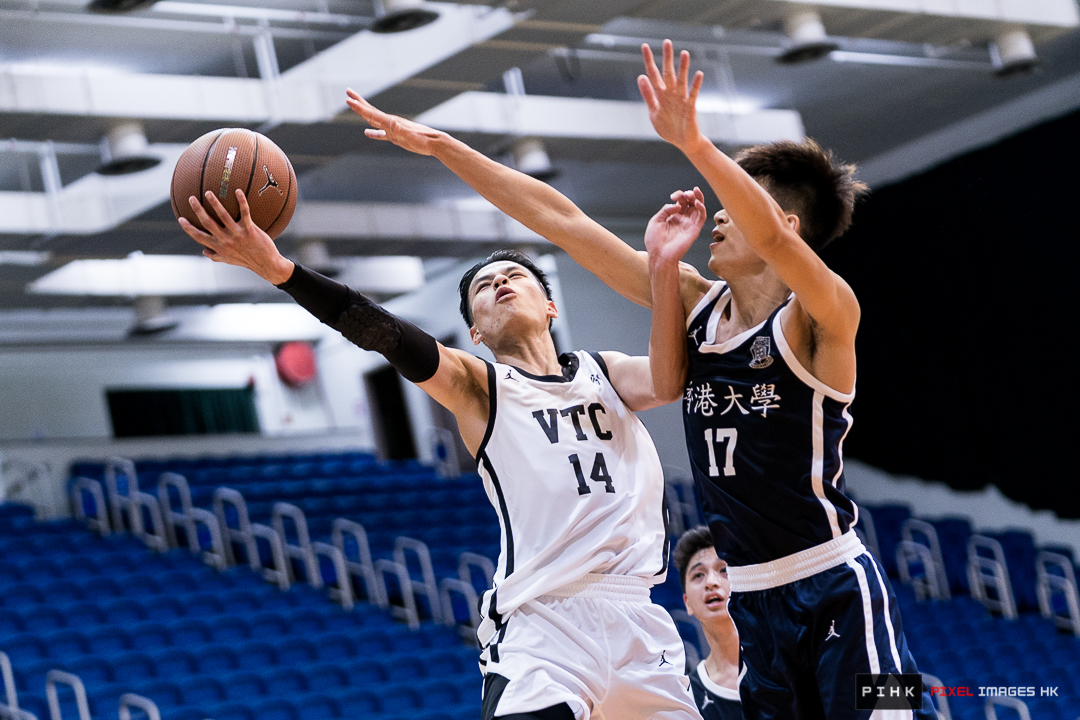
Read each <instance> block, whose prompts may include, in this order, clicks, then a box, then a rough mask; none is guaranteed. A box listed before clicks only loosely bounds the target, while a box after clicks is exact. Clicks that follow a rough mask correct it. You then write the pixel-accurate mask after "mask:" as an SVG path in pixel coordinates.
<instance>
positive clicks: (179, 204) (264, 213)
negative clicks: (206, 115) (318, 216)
mask: <svg viewBox="0 0 1080 720" xmlns="http://www.w3.org/2000/svg"><path fill="white" fill-rule="evenodd" d="M237 188H240V189H241V190H243V191H244V194H245V195H246V196H247V201H248V205H249V206H250V207H251V219H252V220H253V221H254V222H255V224H256V225H258V226H259V227H260V228H262V229H263V230H265V231H266V234H267V235H269V236H270V237H272V238H276V237H277V236H278V235H280V234H281V231H282V230H284V229H285V226H286V225H288V224H289V220H291V219H292V215H293V210H295V209H296V173H295V172H293V168H292V163H290V162H289V158H288V157H286V155H285V153H283V152H282V151H281V148H279V147H278V146H277V145H275V144H274V142H273V141H272V140H270V138H268V137H266V136H265V135H260V134H259V133H257V132H254V131H252V130H246V129H244V128H224V129H221V130H214V131H213V132H208V133H206V134H205V135H203V136H202V137H201V138H199V139H198V140H196V141H195V142H193V143H191V145H188V148H187V150H185V151H184V154H183V155H181V156H180V159H179V160H178V161H177V163H176V169H175V170H173V176H172V189H171V190H170V193H169V198H170V200H171V202H172V209H173V213H174V214H175V215H176V217H177V218H181V217H183V218H186V219H187V220H188V221H189V222H190V223H191V224H192V225H194V226H195V227H197V228H199V229H200V230H201V229H203V227H202V225H201V224H200V223H199V219H198V218H197V217H195V213H194V211H193V210H192V209H191V206H190V205H189V204H188V198H189V197H190V196H192V195H194V196H195V197H197V198H199V199H200V200H204V197H203V194H204V193H205V192H206V191H207V190H209V191H211V192H213V193H214V194H215V195H217V197H218V200H220V201H221V204H222V205H224V206H225V209H226V210H228V211H229V214H230V215H232V217H233V219H234V220H239V219H240V203H239V202H238V201H237V199H236V189H237ZM207 212H210V216H211V217H213V212H212V211H210V210H209V208H207Z"/></svg>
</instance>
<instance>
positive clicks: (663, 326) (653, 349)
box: [602, 188, 707, 411]
mask: <svg viewBox="0 0 1080 720" xmlns="http://www.w3.org/2000/svg"><path fill="white" fill-rule="evenodd" d="M672 200H673V202H672V203H671V204H670V205H665V206H664V207H662V208H661V209H660V211H659V212H658V213H656V215H654V216H653V218H652V220H650V221H649V227H648V228H647V229H646V230H645V246H646V247H647V248H648V258H649V272H650V276H651V279H652V297H653V309H652V310H653V312H652V331H651V333H650V335H649V356H648V357H629V356H626V355H623V354H622V353H613V352H605V353H602V355H603V357H604V362H606V363H607V366H608V374H609V375H610V376H611V384H612V386H614V388H615V390H616V391H617V392H618V393H619V396H620V397H621V398H622V399H623V402H625V403H626V405H627V407H629V408H630V409H631V410H635V411H636V410H648V409H650V408H654V407H657V406H659V405H666V404H667V403H670V402H674V401H675V400H678V399H679V398H681V397H682V394H683V388H684V387H685V386H686V369H687V364H688V363H687V356H686V330H685V328H686V313H685V312H684V310H683V305H682V295H681V293H680V290H679V285H680V283H679V265H680V263H679V260H681V259H682V256H683V255H685V254H686V251H687V250H688V249H689V248H690V246H691V245H693V244H694V240H696V239H697V237H698V234H700V232H701V226H702V225H704V224H705V217H706V215H707V213H706V211H705V203H704V196H702V194H701V190H699V189H698V188H694V190H693V192H678V193H675V194H674V195H673V196H672Z"/></svg>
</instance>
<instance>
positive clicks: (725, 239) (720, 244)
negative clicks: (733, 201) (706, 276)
mask: <svg viewBox="0 0 1080 720" xmlns="http://www.w3.org/2000/svg"><path fill="white" fill-rule="evenodd" d="M713 221H714V222H715V223H716V227H714V228H713V231H712V243H711V244H710V245H709V269H710V270H712V271H713V272H714V273H716V275H718V276H719V277H722V278H724V279H726V280H730V279H731V278H733V277H737V276H739V275H748V274H754V273H757V272H760V271H761V269H762V268H763V267H764V265H765V261H764V260H762V259H761V257H760V256H759V255H758V254H757V253H755V252H754V251H753V249H751V247H750V244H749V243H747V242H746V238H744V237H743V234H742V231H741V230H739V228H738V226H737V225H735V223H734V222H732V221H731V218H730V217H728V214H727V210H721V211H720V212H718V213H716V215H714V216H713Z"/></svg>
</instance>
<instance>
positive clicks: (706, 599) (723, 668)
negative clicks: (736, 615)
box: [671, 527, 743, 720]
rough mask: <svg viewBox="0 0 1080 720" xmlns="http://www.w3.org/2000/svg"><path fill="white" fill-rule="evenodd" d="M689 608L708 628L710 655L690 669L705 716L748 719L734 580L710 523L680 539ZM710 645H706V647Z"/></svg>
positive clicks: (675, 560) (677, 559) (675, 557)
mask: <svg viewBox="0 0 1080 720" xmlns="http://www.w3.org/2000/svg"><path fill="white" fill-rule="evenodd" d="M671 562H672V564H673V565H674V566H675V569H676V570H678V571H679V583H680V585H681V587H682V589H683V603H684V604H685V605H686V612H687V613H689V614H690V615H691V616H692V617H695V618H697V620H698V622H699V623H701V629H702V630H703V631H704V632H705V641H706V642H707V643H708V650H709V654H708V656H707V657H706V658H705V659H704V660H702V661H701V662H699V663H698V664H697V666H696V667H693V668H690V686H691V689H692V690H693V691H694V700H695V701H696V702H697V706H698V710H700V711H701V717H702V718H703V720H742V716H743V714H742V703H741V702H740V700H739V680H740V679H741V677H742V676H741V673H740V665H739V632H738V630H736V629H735V623H733V622H732V620H731V615H730V614H729V613H728V600H729V598H730V597H731V583H730V582H729V581H728V577H727V563H725V562H724V561H723V560H721V559H720V558H719V557H718V556H717V555H716V548H714V547H713V539H712V533H711V532H709V528H707V527H696V528H692V529H690V530H687V531H686V532H685V533H683V534H682V537H680V538H679V541H678V542H677V543H676V544H675V550H674V551H673V552H672V559H671ZM703 650H704V648H703Z"/></svg>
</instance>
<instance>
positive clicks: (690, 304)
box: [679, 262, 717, 317]
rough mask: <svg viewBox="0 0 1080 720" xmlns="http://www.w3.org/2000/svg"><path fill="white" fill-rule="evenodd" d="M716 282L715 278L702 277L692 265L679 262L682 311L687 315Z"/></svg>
mask: <svg viewBox="0 0 1080 720" xmlns="http://www.w3.org/2000/svg"><path fill="white" fill-rule="evenodd" d="M716 282H717V281H716V280H709V279H707V278H704V277H702V275H701V273H699V272H698V270H697V268H695V267H694V266H693V265H691V264H689V263H685V262H681V263H679V291H680V293H681V295H682V301H683V311H684V312H685V313H686V316H687V317H689V316H690V312H691V311H692V310H693V309H694V307H695V306H697V304H698V302H700V301H701V298H703V297H704V296H705V294H706V293H707V292H709V289H710V288H712V286H713V285H714V284H716Z"/></svg>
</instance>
